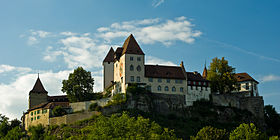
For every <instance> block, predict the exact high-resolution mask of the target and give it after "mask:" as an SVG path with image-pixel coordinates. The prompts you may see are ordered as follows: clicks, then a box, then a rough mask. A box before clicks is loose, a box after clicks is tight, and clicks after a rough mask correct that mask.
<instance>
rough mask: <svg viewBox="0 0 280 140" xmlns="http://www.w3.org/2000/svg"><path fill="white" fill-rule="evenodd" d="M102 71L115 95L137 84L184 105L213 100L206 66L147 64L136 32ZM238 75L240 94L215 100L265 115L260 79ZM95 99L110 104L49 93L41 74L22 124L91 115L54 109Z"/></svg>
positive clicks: (80, 105) (73, 108) (78, 106)
mask: <svg viewBox="0 0 280 140" xmlns="http://www.w3.org/2000/svg"><path fill="white" fill-rule="evenodd" d="M103 72H104V81H103V82H104V91H106V90H108V89H110V92H111V93H112V95H113V96H114V95H115V94H118V93H125V92H126V89H127V87H128V86H129V85H130V84H135V83H136V84H138V85H139V86H142V87H145V88H146V89H147V90H149V91H150V92H151V93H153V94H154V95H159V96H161V95H168V97H171V96H174V97H175V96H176V97H180V100H181V101H182V102H183V105H184V106H185V107H187V106H192V105H193V102H194V101H197V100H200V99H205V100H209V99H210V94H211V89H210V81H208V80H206V77H207V69H206V66H205V67H204V71H203V75H200V73H198V72H187V71H186V69H185V67H184V64H183V62H181V64H180V65H179V66H162V65H145V54H144V52H143V51H142V49H141V48H140V46H139V45H138V43H137V41H136V40H135V38H134V37H133V35H130V36H129V37H128V38H127V39H126V40H125V42H124V44H123V46H122V47H119V48H117V49H116V50H115V51H114V50H113V48H111V49H110V50H109V52H108V53H107V55H106V57H105V59H104V60H103ZM235 77H236V79H237V81H238V83H239V88H238V89H237V90H236V91H233V92H232V93H233V94H234V95H237V96H238V97H235V96H234V97H233V96H231V95H230V96H224V95H214V94H213V93H212V97H213V102H214V103H216V104H217V105H222V106H229V104H230V106H234V107H237V108H241V109H247V110H249V111H251V112H253V113H254V112H255V113H254V114H255V115H259V116H261V115H262V114H263V112H262V110H263V109H262V108H263V100H262V97H259V93H258V88H257V85H258V82H257V81H256V80H255V79H253V78H252V77H251V76H250V75H249V74H247V73H238V74H236V75H235ZM177 95H178V96H177ZM181 97H182V98H181ZM244 97H245V98H244ZM246 97H253V98H246ZM96 102H97V103H98V104H99V105H101V106H102V104H103V105H104V104H106V103H107V102H106V101H87V102H79V103H69V101H68V99H67V96H65V95H63V96H48V92H47V91H46V90H45V88H44V86H43V84H42V82H41V80H40V78H39V75H38V78H37V80H36V82H35V85H34V87H33V89H32V90H31V91H30V92H29V106H28V110H27V112H25V113H24V114H23V116H22V122H23V126H24V128H25V129H26V130H27V129H28V128H29V127H30V126H33V125H38V124H43V125H45V126H46V125H51V124H62V123H71V122H74V121H77V120H81V119H85V118H89V117H90V116H91V115H92V113H82V114H69V115H65V116H63V117H55V116H53V114H52V110H53V109H54V107H56V106H61V107H62V108H63V109H64V110H66V112H67V113H73V112H78V111H81V110H89V105H90V104H91V103H96ZM249 102H252V103H249ZM256 110H257V111H256ZM258 110H260V111H258Z"/></svg>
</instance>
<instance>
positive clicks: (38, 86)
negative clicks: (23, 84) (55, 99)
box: [30, 76, 48, 93]
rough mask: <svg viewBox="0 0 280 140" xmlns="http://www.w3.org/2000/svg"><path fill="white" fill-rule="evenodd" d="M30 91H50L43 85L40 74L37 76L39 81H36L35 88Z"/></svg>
mask: <svg viewBox="0 0 280 140" xmlns="http://www.w3.org/2000/svg"><path fill="white" fill-rule="evenodd" d="M30 92H32V93H48V92H47V91H46V90H45V88H44V86H43V84H42V82H41V80H40V78H39V76H38V78H37V81H36V83H35V85H34V87H33V89H32V90H31V91H30Z"/></svg>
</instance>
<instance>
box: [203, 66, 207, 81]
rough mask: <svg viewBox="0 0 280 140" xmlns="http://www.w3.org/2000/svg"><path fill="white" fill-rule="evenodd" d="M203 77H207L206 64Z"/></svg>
mask: <svg viewBox="0 0 280 140" xmlns="http://www.w3.org/2000/svg"><path fill="white" fill-rule="evenodd" d="M202 77H203V78H204V79H206V78H207V69H206V66H204V70H203V74H202Z"/></svg>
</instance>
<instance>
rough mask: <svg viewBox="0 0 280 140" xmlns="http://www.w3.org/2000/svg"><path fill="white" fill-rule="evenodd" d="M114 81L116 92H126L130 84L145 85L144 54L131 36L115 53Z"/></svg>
mask: <svg viewBox="0 0 280 140" xmlns="http://www.w3.org/2000/svg"><path fill="white" fill-rule="evenodd" d="M115 58H116V61H115V64H114V65H115V66H114V68H115V71H114V80H115V82H116V83H119V85H118V86H116V89H117V92H123V93H124V92H126V87H127V85H128V84H130V83H145V81H144V80H145V77H144V74H145V67H144V64H145V54H144V53H143V51H142V50H141V48H140V46H139V45H138V43H137V41H136V40H135V38H134V37H133V35H132V34H131V35H130V36H129V37H128V38H127V39H126V40H125V42H124V44H123V47H122V48H118V49H117V50H116V53H115Z"/></svg>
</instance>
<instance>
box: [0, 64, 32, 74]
mask: <svg viewBox="0 0 280 140" xmlns="http://www.w3.org/2000/svg"><path fill="white" fill-rule="evenodd" d="M31 70H32V69H30V68H27V67H15V66H11V65H0V74H1V73H6V72H12V71H15V72H17V73H18V74H23V73H27V72H30V71H31Z"/></svg>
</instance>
